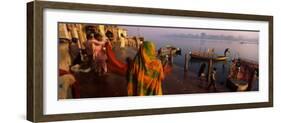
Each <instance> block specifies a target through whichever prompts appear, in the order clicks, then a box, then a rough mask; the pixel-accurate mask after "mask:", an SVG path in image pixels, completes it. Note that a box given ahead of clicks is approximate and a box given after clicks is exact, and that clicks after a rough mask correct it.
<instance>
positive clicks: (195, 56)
mask: <svg viewBox="0 0 281 123" xmlns="http://www.w3.org/2000/svg"><path fill="white" fill-rule="evenodd" d="M190 56H191V58H193V59H200V60H210V59H213V60H214V61H225V60H227V59H228V57H227V56H218V55H214V57H212V56H211V55H207V54H205V55H204V54H199V53H191V54H190Z"/></svg>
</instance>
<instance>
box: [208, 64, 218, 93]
mask: <svg viewBox="0 0 281 123" xmlns="http://www.w3.org/2000/svg"><path fill="white" fill-rule="evenodd" d="M216 73H217V69H216V68H215V67H214V68H213V71H212V73H211V81H210V83H209V85H208V89H210V87H211V86H213V87H214V91H217V88H216Z"/></svg>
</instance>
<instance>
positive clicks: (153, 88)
mask: <svg viewBox="0 0 281 123" xmlns="http://www.w3.org/2000/svg"><path fill="white" fill-rule="evenodd" d="M128 74H129V75H128V95H129V96H146V95H162V94H163V93H162V80H163V79H164V71H163V66H162V64H161V61H160V60H158V58H157V57H156V50H155V45H154V44H153V43H152V42H144V43H143V45H142V46H141V47H140V49H139V52H138V53H137V54H136V56H135V58H134V59H133V61H132V62H131V63H130V67H129V73H128Z"/></svg>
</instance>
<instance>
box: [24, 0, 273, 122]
mask: <svg viewBox="0 0 281 123" xmlns="http://www.w3.org/2000/svg"><path fill="white" fill-rule="evenodd" d="M47 10H48V11H49V10H63V11H67V10H69V11H70V12H73V11H79V12H80V13H83V12H103V13H107V12H108V13H115V14H125V15H126V14H128V16H130V15H131V14H137V15H138V16H171V17H174V18H179V20H180V19H183V18H184V17H194V18H204V19H222V20H232V21H237V20H239V21H250V22H256V21H257V22H261V23H266V25H267V26H266V29H265V30H266V32H265V34H266V35H268V36H266V37H268V38H266V40H264V41H263V42H267V43H268V47H267V48H266V49H267V51H260V50H259V52H260V53H261V52H266V53H265V54H266V55H267V56H268V58H263V59H265V63H266V64H265V65H266V66H267V67H268V69H267V70H266V71H267V73H265V74H267V76H268V78H267V79H266V80H267V81H266V82H265V83H266V84H267V88H266V90H267V91H266V92H265V96H266V97H265V99H266V101H257V102H255V101H253V102H246V103H239V102H238V103H233V104H231V103H230V104H211V105H196V106H175V107H171V106H167V107H162V108H140V109H124V110H107V111H98V112H91V111H85V112H83V111H81V112H76V113H71V112H70V113H69V112H68V113H67V112H66V113H54V114H46V113H45V111H44V110H46V106H45V105H46V103H47V102H45V101H46V99H45V96H46V94H45V93H46V92H45V91H44V90H46V89H45V88H46V87H45V86H46V84H45V83H44V81H46V79H48V77H46V74H48V73H46V71H45V68H46V66H45V64H46V62H47V61H46V56H45V53H44V52H46V50H47V49H46V45H47V44H46V42H45V40H46V39H45V38H46V31H45V30H44V27H46V26H44V24H46V18H48V16H47V15H46V11H47ZM257 25H259V24H257ZM44 66H45V67H44ZM52 90H54V91H56V89H52ZM159 98H161V97H159ZM56 100H57V99H56ZM109 100H110V99H109ZM57 101H58V100H57ZM78 102H79V100H78ZM50 105H52V104H50ZM108 106H110V105H108ZM96 107H99V105H96ZM261 107H273V16H267V15H250V14H234V13H219V12H203V11H188V10H172V9H158V8H157V9H156V8H141V7H127V6H109V5H95V4H82V3H64V2H47V1H33V2H29V3H27V120H29V121H32V122H48V121H62V120H80V119H95V118H109V117H124V116H141V115H156V114H171V113H186V112H203V111H215V110H231V109H246V108H261ZM88 108H92V107H88Z"/></svg>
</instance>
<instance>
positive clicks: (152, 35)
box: [120, 26, 259, 41]
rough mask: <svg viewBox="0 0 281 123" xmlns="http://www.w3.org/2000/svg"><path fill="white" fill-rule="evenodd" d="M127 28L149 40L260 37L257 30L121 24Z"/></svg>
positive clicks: (130, 34)
mask: <svg viewBox="0 0 281 123" xmlns="http://www.w3.org/2000/svg"><path fill="white" fill-rule="evenodd" d="M120 27H122V28H125V29H127V31H128V35H129V36H138V35H140V36H143V37H145V39H147V40H158V41H160V40H165V38H167V37H169V38H173V36H174V38H178V37H177V36H178V35H186V34H200V33H206V34H208V35H229V36H234V37H239V36H241V37H243V38H247V39H258V36H259V35H258V34H259V33H258V32H257V31H231V30H211V29H188V28H165V27H143V26H120Z"/></svg>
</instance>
